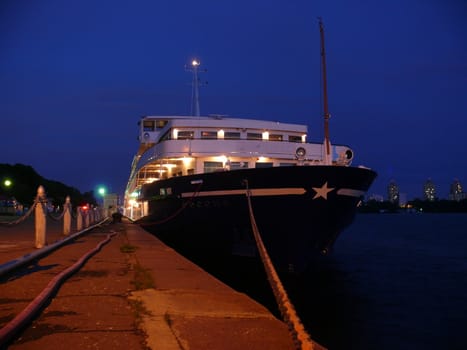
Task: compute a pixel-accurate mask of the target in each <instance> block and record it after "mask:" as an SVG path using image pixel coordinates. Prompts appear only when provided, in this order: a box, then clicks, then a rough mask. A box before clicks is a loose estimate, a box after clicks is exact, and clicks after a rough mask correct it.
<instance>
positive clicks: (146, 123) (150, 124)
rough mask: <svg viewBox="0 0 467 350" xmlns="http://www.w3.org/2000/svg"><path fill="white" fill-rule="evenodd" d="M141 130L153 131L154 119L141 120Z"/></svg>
mask: <svg viewBox="0 0 467 350" xmlns="http://www.w3.org/2000/svg"><path fill="white" fill-rule="evenodd" d="M143 130H144V131H154V121H153V120H145V121H143Z"/></svg>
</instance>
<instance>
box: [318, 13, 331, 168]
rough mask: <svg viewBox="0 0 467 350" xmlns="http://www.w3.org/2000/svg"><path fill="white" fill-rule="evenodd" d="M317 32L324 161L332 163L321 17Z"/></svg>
mask: <svg viewBox="0 0 467 350" xmlns="http://www.w3.org/2000/svg"><path fill="white" fill-rule="evenodd" d="M319 33H320V37H321V68H322V74H323V108H324V147H325V154H324V162H325V164H326V165H330V164H332V159H331V142H330V141H329V118H330V117H331V116H330V114H329V109H328V91H327V90H328V84H327V78H326V51H325V49H324V27H323V21H322V19H321V17H319Z"/></svg>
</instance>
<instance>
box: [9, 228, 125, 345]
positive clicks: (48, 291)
mask: <svg viewBox="0 0 467 350" xmlns="http://www.w3.org/2000/svg"><path fill="white" fill-rule="evenodd" d="M115 235H116V233H115V232H114V233H111V234H108V235H107V238H106V239H104V240H103V241H101V242H99V244H98V245H97V246H96V247H95V248H94V249H92V250H90V251H89V252H87V253H86V254H84V255H83V256H82V257H81V258H80V259H79V260H78V261H77V262H76V263H74V264H73V265H72V266H70V267H69V268H67V269H66V270H64V271H62V272H61V273H59V274H58V275H56V276H55V277H54V278H53V279H52V280H51V281H50V282H49V283H48V284H47V286H46V287H45V288H44V289H43V290H42V292H40V293H39V295H37V296H36V297H35V298H34V300H33V301H32V302H31V303H29V305H28V306H26V308H25V309H24V310H23V311H21V312H20V313H19V314H18V315H16V317H15V318H14V319H13V320H11V321H10V322H9V323H7V324H6V325H5V326H4V327H3V328H2V329H0V345H3V344H6V343H7V342H9V341H10V340H11V339H12V338H13V337H14V336H15V334H17V333H18V332H19V331H20V330H21V329H22V328H24V327H25V326H26V325H27V324H28V323H29V322H30V321H31V320H32V319H33V317H34V316H35V315H36V314H37V313H38V312H39V311H40V310H41V308H42V307H43V306H44V305H45V304H46V302H47V301H48V300H49V299H50V298H51V297H52V296H53V294H54V293H55V292H56V290H58V288H59V287H60V285H61V284H62V282H63V281H64V280H65V279H66V278H67V277H69V276H70V275H72V274H73V273H75V272H76V271H78V270H79V269H80V268H81V267H82V266H83V265H84V264H85V263H86V261H87V260H88V259H89V258H91V256H93V255H94V254H96V253H97V252H98V251H99V250H101V248H102V247H103V246H104V245H105V244H107V243H108V242H110V240H111V239H112V237H113V236H115Z"/></svg>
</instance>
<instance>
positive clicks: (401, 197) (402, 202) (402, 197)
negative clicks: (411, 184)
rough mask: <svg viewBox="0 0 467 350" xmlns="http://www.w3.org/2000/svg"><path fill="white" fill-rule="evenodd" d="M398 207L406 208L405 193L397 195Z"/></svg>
mask: <svg viewBox="0 0 467 350" xmlns="http://www.w3.org/2000/svg"><path fill="white" fill-rule="evenodd" d="M399 206H401V207H405V206H407V193H399Z"/></svg>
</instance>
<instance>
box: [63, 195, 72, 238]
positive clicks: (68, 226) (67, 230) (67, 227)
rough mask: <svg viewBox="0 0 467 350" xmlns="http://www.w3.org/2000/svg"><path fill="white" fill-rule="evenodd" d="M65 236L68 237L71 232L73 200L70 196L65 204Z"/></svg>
mask: <svg viewBox="0 0 467 350" xmlns="http://www.w3.org/2000/svg"><path fill="white" fill-rule="evenodd" d="M63 210H64V213H63V234H64V235H65V236H68V235H69V234H70V232H71V200H70V196H66V199H65V204H64V205H63Z"/></svg>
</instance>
